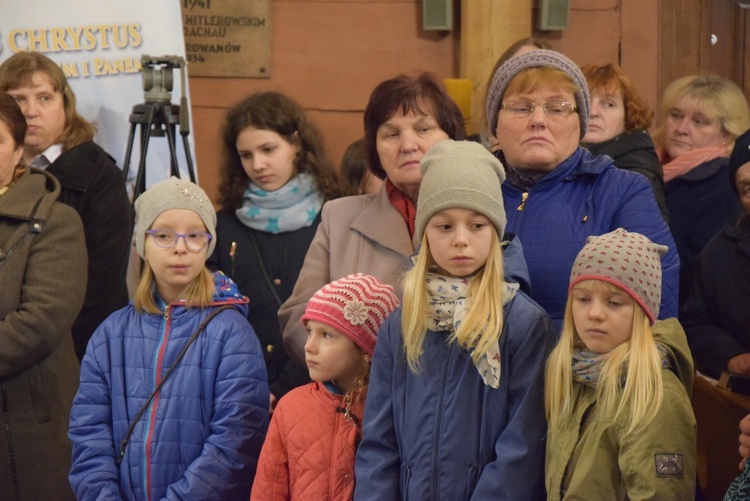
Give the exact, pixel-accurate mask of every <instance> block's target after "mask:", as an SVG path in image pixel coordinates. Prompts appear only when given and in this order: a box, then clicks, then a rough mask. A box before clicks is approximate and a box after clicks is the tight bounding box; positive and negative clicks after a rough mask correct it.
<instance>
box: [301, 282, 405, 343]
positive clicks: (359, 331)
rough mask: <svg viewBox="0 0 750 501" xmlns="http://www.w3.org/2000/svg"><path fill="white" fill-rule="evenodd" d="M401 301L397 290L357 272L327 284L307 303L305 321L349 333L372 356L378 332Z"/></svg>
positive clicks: (303, 319)
mask: <svg viewBox="0 0 750 501" xmlns="http://www.w3.org/2000/svg"><path fill="white" fill-rule="evenodd" d="M399 304H401V303H400V301H399V300H398V298H397V297H396V294H395V293H394V292H393V287H391V286H390V285H386V284H383V283H381V282H379V281H378V279H376V278H375V277H371V276H370V275H365V274H364V273H356V274H354V275H348V276H346V277H344V278H340V279H338V280H335V281H333V282H331V283H330V284H328V285H324V286H323V288H321V289H320V290H319V291H318V292H316V293H315V294H313V297H312V298H310V301H308V303H307V308H306V309H305V314H304V315H302V322H303V323H305V324H307V321H308V320H314V321H316V322H320V323H322V324H325V325H327V326H329V327H333V328H334V329H337V330H339V331H341V333H343V334H345V335H346V336H347V337H349V339H351V340H352V341H354V342H355V343H356V344H357V346H359V347H360V348H362V349H363V350H364V351H365V353H367V354H368V355H370V356H372V352H373V351H374V350H375V340H376V338H377V336H378V330H379V329H380V326H381V325H382V324H383V322H384V321H385V319H386V318H388V315H390V314H391V312H393V310H395V309H396V308H398V306H399Z"/></svg>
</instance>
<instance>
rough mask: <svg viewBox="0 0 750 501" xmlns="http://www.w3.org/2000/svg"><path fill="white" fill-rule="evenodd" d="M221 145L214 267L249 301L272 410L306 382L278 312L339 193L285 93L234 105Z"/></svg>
mask: <svg viewBox="0 0 750 501" xmlns="http://www.w3.org/2000/svg"><path fill="white" fill-rule="evenodd" d="M222 143H223V154H224V159H223V165H222V171H221V184H220V186H219V204H220V205H221V206H222V210H221V211H220V213H219V216H218V224H217V227H216V231H217V234H218V238H217V240H218V241H217V244H216V250H215V251H214V253H213V255H212V256H211V258H210V259H209V263H208V264H209V267H210V268H211V269H218V270H222V271H223V272H224V273H225V274H227V275H228V276H229V277H231V278H232V279H233V280H234V281H235V282H236V283H237V286H238V287H239V289H240V291H241V292H242V293H243V294H245V295H246V296H248V297H249V298H250V310H249V313H248V320H249V321H250V323H251V324H252V326H253V328H254V329H255V332H256V333H257V334H258V338H259V339H260V341H261V346H262V348H263V353H264V355H265V361H266V368H267V370H268V383H269V385H270V388H271V409H273V406H274V404H275V402H276V400H277V399H278V398H281V396H282V395H284V394H286V393H287V392H288V391H289V390H291V389H292V388H294V387H296V386H299V385H301V384H304V383H306V382H307V381H308V377H307V370H306V369H305V368H304V367H302V366H298V365H296V364H295V363H294V362H293V361H292V360H291V359H290V358H289V357H288V355H287V354H286V352H285V350H284V346H283V344H282V342H281V333H280V332H279V321H278V318H277V314H276V312H277V311H278V309H279V307H280V306H281V304H282V303H283V302H284V301H285V300H286V299H287V298H288V297H289V295H290V294H291V293H292V289H293V288H294V284H295V282H296V281H297V276H298V275H299V271H300V269H301V268H302V263H303V261H304V259H305V254H306V253H307V249H308V247H309V246H310V242H312V239H313V237H314V236H315V231H316V229H317V227H318V224H319V223H320V209H321V207H322V206H323V203H324V202H325V201H327V200H330V199H333V198H336V197H338V196H339V188H338V184H337V179H336V173H335V171H334V170H333V167H332V165H331V163H330V162H329V161H328V158H327V157H326V156H325V153H324V147H323V141H322V138H321V135H320V133H319V132H318V129H317V128H316V126H315V124H314V123H313V122H312V121H311V120H310V119H309V118H308V117H307V116H306V115H305V112H304V110H303V109H302V107H301V106H300V105H299V104H297V103H296V102H294V101H293V100H292V99H290V98H289V97H287V96H285V95H283V94H280V93H277V92H259V93H256V94H252V95H250V96H248V97H246V98H245V99H243V100H242V101H240V102H239V103H237V104H236V105H234V106H233V107H232V108H231V109H230V110H229V112H228V114H227V117H226V121H225V123H224V127H223V131H222Z"/></svg>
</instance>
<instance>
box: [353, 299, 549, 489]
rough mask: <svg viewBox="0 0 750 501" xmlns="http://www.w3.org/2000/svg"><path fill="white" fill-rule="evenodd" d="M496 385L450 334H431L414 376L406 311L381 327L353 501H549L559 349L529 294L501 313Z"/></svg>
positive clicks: (394, 314)
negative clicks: (551, 388) (551, 411)
mask: <svg viewBox="0 0 750 501" xmlns="http://www.w3.org/2000/svg"><path fill="white" fill-rule="evenodd" d="M503 315H504V318H505V324H504V326H503V332H502V335H501V337H500V357H501V363H500V366H501V376H500V387H499V388H498V389H493V388H491V387H489V386H487V385H486V384H484V382H483V381H482V378H481V376H480V375H479V371H477V369H476V367H475V366H474V363H473V362H472V360H471V358H470V357H469V355H468V353H467V352H466V351H465V350H463V349H462V348H459V347H458V344H457V343H456V342H450V343H448V342H447V339H448V333H447V332H431V331H429V332H427V335H426V337H425V342H424V345H423V346H422V348H423V350H424V353H423V355H422V357H421V364H422V370H423V372H422V373H420V374H415V373H413V372H412V371H411V369H409V367H408V364H407V362H406V357H405V355H404V346H403V337H402V335H401V308H399V309H397V310H396V311H395V312H394V313H393V314H392V315H391V316H390V317H388V319H386V321H385V323H384V324H383V326H382V327H381V328H380V333H379V334H378V342H377V345H376V346H375V354H374V355H373V359H372V372H371V374H370V386H369V389H368V392H367V400H366V401H365V416H364V425H363V426H364V427H363V437H362V443H361V444H360V447H359V450H358V451H357V459H356V463H355V477H356V486H355V491H354V499H355V501H365V500H372V501H376V500H377V501H380V500H385V499H388V500H397V499H410V500H411V499H419V500H421V499H425V500H427V499H429V500H433V501H440V500H446V501H460V500H469V499H475V500H488V499H498V500H528V501H537V500H543V499H545V489H544V452H545V451H544V448H545V441H544V438H545V435H546V431H547V421H546V420H545V417H544V384H543V378H544V363H545V360H546V358H547V355H548V354H549V351H550V349H551V348H552V346H553V345H554V342H555V334H554V332H553V330H552V324H551V322H550V320H549V317H548V316H547V315H546V314H545V312H544V311H543V310H542V309H541V308H540V307H539V305H537V304H536V303H534V302H533V301H531V300H530V299H529V298H528V296H526V295H525V294H524V293H523V292H520V291H519V292H518V294H517V295H516V297H515V298H514V299H513V301H512V302H511V303H509V304H507V305H506V306H505V308H504V310H503Z"/></svg>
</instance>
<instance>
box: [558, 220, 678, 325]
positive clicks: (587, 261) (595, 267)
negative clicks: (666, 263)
mask: <svg viewBox="0 0 750 501" xmlns="http://www.w3.org/2000/svg"><path fill="white" fill-rule="evenodd" d="M666 253H667V246H666V245H659V244H655V243H653V242H652V241H651V240H649V239H648V238H646V237H644V236H643V235H641V234H640V233H630V232H628V231H625V230H624V229H622V228H618V229H616V230H615V231H612V232H609V233H605V234H604V235H601V236H591V237H589V238H588V239H587V240H586V245H585V246H584V247H583V249H581V252H579V253H578V256H577V257H576V260H575V262H574V263H573V270H572V271H571V272H570V287H569V288H568V293H570V291H571V290H573V287H574V286H575V285H576V284H577V283H579V282H582V281H584V280H603V281H605V282H609V283H611V284H613V285H616V286H617V287H620V288H621V289H623V290H624V291H625V292H626V293H628V295H630V296H631V297H632V298H633V299H634V300H635V302H637V303H638V304H639V305H640V306H641V308H643V310H644V311H645V312H646V315H647V316H648V318H649V320H650V321H651V325H653V324H654V322H656V317H658V316H659V305H660V304H661V257H662V256H663V255H664V254H666Z"/></svg>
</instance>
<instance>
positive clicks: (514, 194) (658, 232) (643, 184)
mask: <svg viewBox="0 0 750 501" xmlns="http://www.w3.org/2000/svg"><path fill="white" fill-rule="evenodd" d="M503 201H504V202H505V211H506V212H507V214H508V226H507V227H506V231H508V232H512V233H515V234H516V235H517V236H518V237H519V238H520V239H521V243H522V244H523V255H524V257H525V258H526V264H527V265H528V267H529V275H530V277H531V294H530V296H531V297H532V298H533V299H534V300H535V301H536V302H537V303H539V305H540V306H541V307H542V308H544V309H545V310H547V313H549V316H550V317H551V318H552V321H553V322H554V323H555V326H556V327H557V328H558V330H559V328H560V327H561V325H562V318H563V316H564V313H565V302H566V301H567V299H568V285H569V284H570V270H571V268H572V267H573V261H575V258H576V256H577V255H578V252H579V251H580V250H581V249H582V248H583V246H584V245H585V244H586V239H587V238H588V237H589V236H591V235H603V234H604V233H608V232H610V231H613V230H616V229H617V228H624V229H626V230H627V231H630V232H636V233H641V234H642V235H645V236H647V237H648V238H649V239H650V240H651V241H652V242H656V243H658V244H662V245H666V246H667V247H669V250H668V252H667V254H666V255H665V256H664V257H662V270H663V271H662V294H661V309H660V310H659V318H660V319H664V318H670V317H676V316H677V309H678V308H677V296H678V290H679V281H680V259H679V257H678V254H677V248H676V246H675V243H674V240H673V239H672V234H671V233H670V231H669V227H668V226H667V223H666V222H665V221H664V218H663V217H662V215H661V212H660V211H659V207H658V206H657V204H656V199H655V198H654V191H653V189H652V188H651V185H650V184H649V182H648V180H646V178H645V177H643V176H641V175H640V174H636V173H634V172H629V171H626V170H622V169H618V168H617V167H615V165H614V164H613V163H612V159H611V158H610V157H608V156H606V155H603V156H599V157H594V156H592V155H591V153H589V152H588V150H585V149H582V148H578V149H577V150H576V152H575V153H573V155H571V156H570V158H568V159H567V160H565V161H564V162H563V163H562V164H560V165H559V166H557V167H556V168H555V169H554V170H553V171H552V172H550V173H549V174H547V175H546V176H545V177H544V178H543V179H542V180H541V181H539V183H538V184H537V185H536V186H534V187H533V188H532V189H531V190H529V191H528V192H522V191H521V190H519V189H518V188H516V187H514V186H512V185H510V184H509V183H508V182H507V181H506V182H505V183H503Z"/></svg>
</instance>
